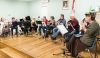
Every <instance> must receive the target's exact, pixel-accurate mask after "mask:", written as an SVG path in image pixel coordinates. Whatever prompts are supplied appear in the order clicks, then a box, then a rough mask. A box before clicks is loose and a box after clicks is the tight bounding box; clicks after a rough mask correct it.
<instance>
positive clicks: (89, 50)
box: [88, 49, 94, 58]
mask: <svg viewBox="0 0 100 58" xmlns="http://www.w3.org/2000/svg"><path fill="white" fill-rule="evenodd" d="M88 52H89V54H90V57H91V58H94V57H93V55H92V53H91V52H90V50H89V49H88Z"/></svg>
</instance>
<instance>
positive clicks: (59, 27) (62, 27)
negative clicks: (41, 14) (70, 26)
mask: <svg viewBox="0 0 100 58" xmlns="http://www.w3.org/2000/svg"><path fill="white" fill-rule="evenodd" d="M57 28H58V29H59V30H60V32H61V34H62V35H64V34H65V33H67V32H68V30H67V29H66V28H65V26H64V25H58V26H57Z"/></svg>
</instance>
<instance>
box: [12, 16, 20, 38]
mask: <svg viewBox="0 0 100 58" xmlns="http://www.w3.org/2000/svg"><path fill="white" fill-rule="evenodd" d="M17 26H18V21H17V19H15V18H14V17H13V18H12V26H11V33H12V36H13V30H14V29H15V30H16V35H17V36H18V27H17Z"/></svg>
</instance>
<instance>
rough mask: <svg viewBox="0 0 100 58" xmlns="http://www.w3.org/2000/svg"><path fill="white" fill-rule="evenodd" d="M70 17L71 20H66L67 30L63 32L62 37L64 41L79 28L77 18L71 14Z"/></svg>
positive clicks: (77, 31) (76, 32)
mask: <svg viewBox="0 0 100 58" xmlns="http://www.w3.org/2000/svg"><path fill="white" fill-rule="evenodd" d="M70 19H71V20H69V21H68V22H67V30H68V32H67V33H66V34H64V39H65V41H66V42H68V41H69V40H70V38H71V37H72V35H73V34H78V33H79V29H80V26H79V22H78V20H77V19H76V18H75V17H74V16H71V17H70Z"/></svg>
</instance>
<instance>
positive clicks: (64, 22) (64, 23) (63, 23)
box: [51, 14, 66, 40]
mask: <svg viewBox="0 0 100 58" xmlns="http://www.w3.org/2000/svg"><path fill="white" fill-rule="evenodd" d="M57 25H64V26H66V20H65V18H64V14H61V17H60V19H59V20H58V21H57ZM59 34H60V31H59V30H58V28H57V27H55V28H54V29H53V33H52V35H51V39H52V40H56V37H57V36H58V35H59Z"/></svg>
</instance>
